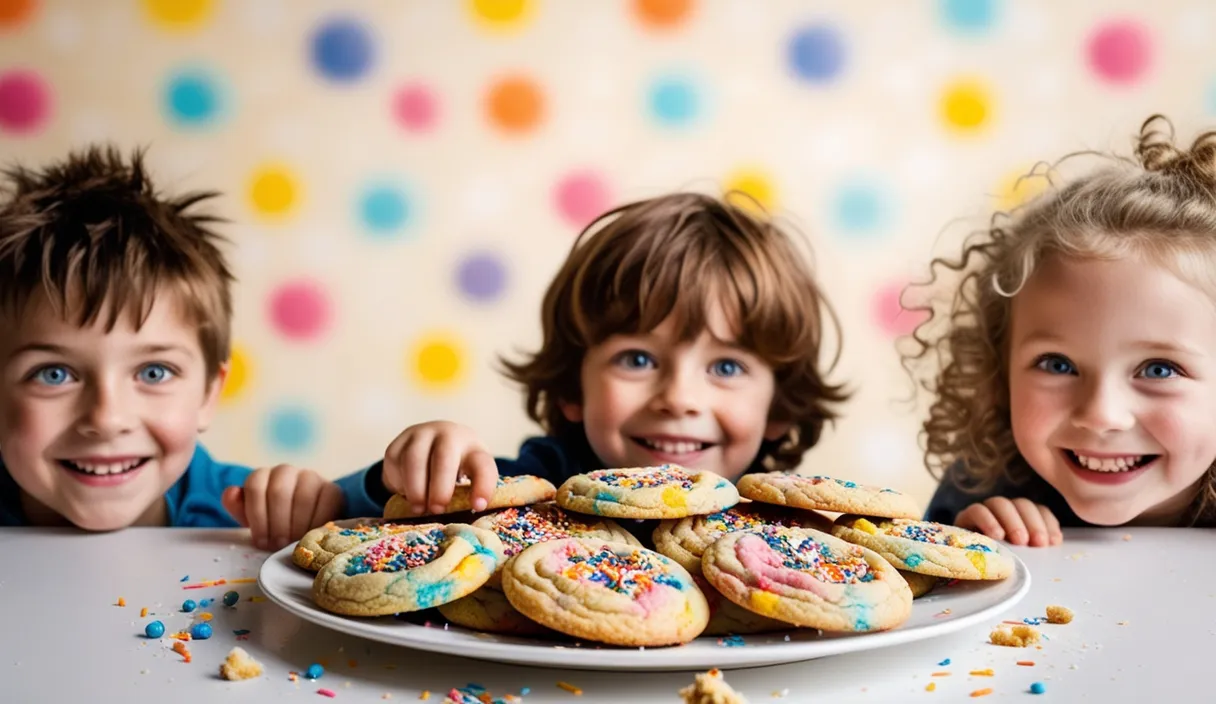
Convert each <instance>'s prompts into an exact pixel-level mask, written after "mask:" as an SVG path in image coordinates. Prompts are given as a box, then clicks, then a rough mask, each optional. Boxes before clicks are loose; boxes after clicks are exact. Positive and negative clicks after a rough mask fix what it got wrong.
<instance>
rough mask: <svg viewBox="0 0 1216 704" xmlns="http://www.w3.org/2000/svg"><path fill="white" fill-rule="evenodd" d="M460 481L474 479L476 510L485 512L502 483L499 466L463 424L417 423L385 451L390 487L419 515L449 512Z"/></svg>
mask: <svg viewBox="0 0 1216 704" xmlns="http://www.w3.org/2000/svg"><path fill="white" fill-rule="evenodd" d="M457 477H468V478H469V480H470V481H472V483H473V486H472V490H473V510H474V511H481V510H483V509H485V507H486V505H487V504H489V503H490V496H491V495H492V494H493V493H494V486H495V484H496V483H497V482H498V466H497V465H496V464H494V457H493V456H492V455H491V454H490V453H489V452H488V451H487V450H486V448H485V447H484V446H483V445H482V444H481V443H480V442H479V441H478V440H477V436H476V435H475V434H474V433H473V431H472V430H471V429H469V428H466V427H464V426H463V425H457V424H455V423H448V422H447V421H433V422H430V423H420V424H418V425H412V426H410V427H408V428H406V429H405V430H404V431H403V432H402V433H401V434H400V435H398V436H397V439H396V440H393V442H392V443H391V444H389V446H388V449H387V450H385V452H384V486H385V488H387V489H388V490H389V491H392V492H395V493H398V494H401V495H402V496H404V497H405V499H406V501H408V502H409V503H410V507H411V508H412V509H413V512H414V513H415V514H420V513H424V512H425V511H427V510H429V511H430V512H431V513H439V512H441V511H443V510H444V509H445V508H447V505H448V502H449V501H451V500H452V489H454V488H455V487H456V479H457Z"/></svg>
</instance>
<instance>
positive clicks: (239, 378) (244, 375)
mask: <svg viewBox="0 0 1216 704" xmlns="http://www.w3.org/2000/svg"><path fill="white" fill-rule="evenodd" d="M248 380H249V356H248V355H247V354H246V353H245V350H244V349H243V348H241V347H239V346H236V345H233V347H232V357H231V358H230V359H229V360H228V378H226V379H224V388H222V389H220V401H223V402H225V403H229V402H232V401H235V400H236V399H237V398H239V397H240V395H241V392H242V391H244V390H245V385H246V383H247V382H248Z"/></svg>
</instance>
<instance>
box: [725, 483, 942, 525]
mask: <svg viewBox="0 0 1216 704" xmlns="http://www.w3.org/2000/svg"><path fill="white" fill-rule="evenodd" d="M739 495H740V496H745V497H747V498H749V499H752V500H754V501H763V502H764V503H768V504H777V505H779V506H793V507H795V508H804V509H814V510H819V511H834V512H838V513H856V514H860V515H863V516H882V517H884V518H919V517H920V508H919V507H918V506H917V504H916V501H914V500H913V499H912V497H910V496H908V495H906V494H901V493H899V492H898V491H895V490H894V489H880V488H878V487H873V486H867V485H865V484H858V483H856V482H850V481H845V480H843V479H833V478H831V477H825V476H819V475H817V476H806V475H802V474H785V473H784V472H766V473H763V474H745V475H743V478H742V479H740V480H739Z"/></svg>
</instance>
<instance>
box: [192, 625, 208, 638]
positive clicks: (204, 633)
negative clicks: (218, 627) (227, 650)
mask: <svg viewBox="0 0 1216 704" xmlns="http://www.w3.org/2000/svg"><path fill="white" fill-rule="evenodd" d="M190 637H191V638H193V639H194V640H207V639H208V638H210V637H211V624H209V623H196V624H194V626H193V627H192V628H191V629H190Z"/></svg>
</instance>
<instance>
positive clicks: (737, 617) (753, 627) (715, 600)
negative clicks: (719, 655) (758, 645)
mask: <svg viewBox="0 0 1216 704" xmlns="http://www.w3.org/2000/svg"><path fill="white" fill-rule="evenodd" d="M690 573H691V574H692V575H693V581H694V582H695V583H696V585H697V587H698V588H699V589H700V590H701V593H702V594H704V595H705V602H706V603H707V604H709V623H708V624H706V626H705V630H704V631H702V632H701V635H703V636H743V635H748V634H749V633H771V632H772V631H784V630H788V629H790V628H793V626H792V625H790V624H788V623H785V622H783V621H778V620H776V619H772V618H769V617H768V616H761V615H760V614H757V613H754V612H751V611H748V610H747V609H745V608H743V607H742V606H739V605H738V604H736V603H735V602H733V601H731V600H730V599H727V598H726V597H724V596H722V594H721V593H720V592H719V591H718V590H717V589H715V588H714V586H713V585H712V584H710V583H709V582H708V581H706V579H705V577H703V576H701V568H700V567H699V566H698V567H697V571H696V572H690Z"/></svg>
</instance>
